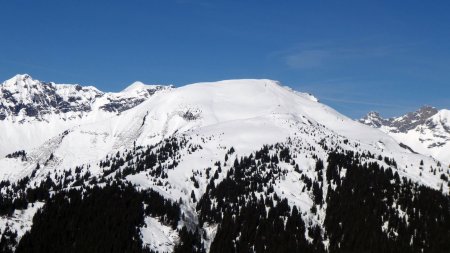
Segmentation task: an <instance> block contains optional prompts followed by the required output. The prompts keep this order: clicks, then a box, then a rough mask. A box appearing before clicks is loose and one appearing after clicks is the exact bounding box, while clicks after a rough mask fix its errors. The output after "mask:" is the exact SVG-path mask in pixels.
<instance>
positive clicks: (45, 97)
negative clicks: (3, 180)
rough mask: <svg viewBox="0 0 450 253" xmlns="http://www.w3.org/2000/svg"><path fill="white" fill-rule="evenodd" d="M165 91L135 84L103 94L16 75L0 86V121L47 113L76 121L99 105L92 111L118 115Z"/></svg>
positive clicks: (20, 119) (35, 117) (30, 118)
mask: <svg viewBox="0 0 450 253" xmlns="http://www.w3.org/2000/svg"><path fill="white" fill-rule="evenodd" d="M165 88H170V86H162V85H145V84H143V83H141V82H136V83H134V84H133V85H131V86H129V87H128V88H127V89H125V90H124V91H122V92H118V93H104V92H102V91H100V90H98V89H97V88H95V87H93V86H81V85H78V84H75V85H73V84H55V83H53V82H42V81H39V80H35V79H33V78H32V77H31V76H30V75H28V74H19V75H16V76H14V77H12V78H10V79H8V80H6V81H5V82H3V83H2V84H1V86H0V120H5V119H9V120H11V121H14V122H16V121H18V122H24V121H27V120H39V121H41V120H44V119H45V118H46V116H47V115H51V114H56V115H59V116H60V117H62V118H64V119H70V118H77V117H82V116H84V115H85V114H86V113H88V112H90V111H92V110H93V107H94V103H100V105H98V106H95V108H99V109H100V110H102V111H107V112H115V113H120V112H122V111H125V110H128V109H130V108H133V107H134V106H136V105H138V104H140V103H142V102H143V101H145V100H146V99H147V98H149V97H150V96H152V95H153V94H154V93H155V92H157V91H160V90H163V89H165ZM100 98H104V99H100Z"/></svg>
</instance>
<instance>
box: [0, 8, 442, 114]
mask: <svg viewBox="0 0 450 253" xmlns="http://www.w3.org/2000/svg"><path fill="white" fill-rule="evenodd" d="M449 13H450V2H449V1H415V0H411V1H375V0H374V1H365V0H359V1H265V0H260V1H250V0H240V1H233V0H229V1H202V0H199V1H197V0H178V1H177V0H160V1H150V0H140V1H138V0H129V1H124V0H123V1H112V0H110V1H82V0H72V1H70V0H66V1H50V0H47V1H31V0H28V1H25V0H14V1H1V2H0V14H1V15H0V79H1V80H5V79H7V78H9V77H11V76H13V75H15V74H16V73H28V74H31V75H32V76H33V77H34V78H36V79H39V80H45V81H55V82H64V83H80V84H82V85H95V86H97V87H99V88H100V89H102V90H105V91H118V90H121V89H123V88H125V87H126V86H127V85H128V84H130V83H132V82H133V81H135V80H140V81H143V82H145V83H162V84H174V85H176V86H181V85H184V84H188V83H193V82H199V81H215V80H222V79H233V78H269V79H275V80H279V81H281V82H282V83H283V84H285V85H289V86H291V87H293V88H295V89H297V90H300V91H307V92H310V93H312V94H314V95H316V96H317V97H318V98H319V99H321V101H322V102H324V103H326V104H328V105H330V106H332V107H334V108H336V109H337V110H338V111H341V112H343V113H344V114H347V115H348V116H350V117H353V118H357V117H360V116H362V115H363V114H365V113H366V112H367V111H370V110H376V111H379V112H381V113H382V114H383V115H386V116H393V115H398V114H401V113H404V112H407V111H410V110H414V109H416V108H417V107H419V106H421V105H424V104H428V105H433V106H436V107H438V108H450V15H449Z"/></svg>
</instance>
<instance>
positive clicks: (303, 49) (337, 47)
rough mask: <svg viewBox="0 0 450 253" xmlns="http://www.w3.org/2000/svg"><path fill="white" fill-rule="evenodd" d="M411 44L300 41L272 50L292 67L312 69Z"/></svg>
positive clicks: (397, 50) (386, 53)
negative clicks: (293, 44) (290, 45)
mask: <svg viewBox="0 0 450 253" xmlns="http://www.w3.org/2000/svg"><path fill="white" fill-rule="evenodd" d="M410 46H412V44H390V45H388V44H382V45H377V44H374V43H370V42H369V41H366V40H360V41H352V42H348V43H343V42H316V43H300V44H298V45H297V46H294V47H292V48H288V49H285V50H280V51H277V52H273V53H272V54H270V56H269V57H276V58H279V59H281V61H282V62H283V63H284V64H285V65H286V66H288V67H290V68H293V69H312V68H324V67H333V66H340V65H341V64H343V63H346V62H348V61H360V60H364V59H375V58H382V57H385V56H390V55H392V54H398V53H402V52H405V51H407V50H408V48H409V47H410Z"/></svg>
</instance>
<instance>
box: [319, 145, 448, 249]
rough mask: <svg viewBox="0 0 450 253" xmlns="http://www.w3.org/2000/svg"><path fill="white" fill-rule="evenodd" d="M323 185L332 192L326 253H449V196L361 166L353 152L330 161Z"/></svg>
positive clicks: (384, 170)
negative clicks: (342, 175)
mask: <svg viewBox="0 0 450 253" xmlns="http://www.w3.org/2000/svg"><path fill="white" fill-rule="evenodd" d="M394 162H395V161H394ZM391 164H392V165H394V164H395V163H393V162H391ZM342 168H345V169H346V170H347V172H346V176H345V177H344V178H342V179H341V178H340V177H339V173H340V170H341V169H342ZM327 180H328V181H329V182H330V184H331V185H333V186H335V189H333V187H330V188H329V190H328V196H327V201H326V202H327V211H326V218H325V224H324V225H325V229H326V232H327V235H328V238H329V251H330V252H349V251H354V252H449V251H450V240H449V239H450V199H449V197H448V196H444V195H443V194H442V193H441V192H439V191H436V190H433V189H430V188H427V187H425V186H422V185H418V184H417V183H412V182H411V181H410V180H407V179H406V178H400V177H399V175H398V173H397V172H395V173H393V171H392V169H391V168H383V167H380V165H379V164H378V163H368V164H367V163H366V164H362V163H361V161H360V160H359V158H358V157H357V156H356V155H355V154H353V152H347V153H345V154H342V153H331V154H330V155H329V157H328V167H327Z"/></svg>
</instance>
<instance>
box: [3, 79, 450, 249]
mask: <svg viewBox="0 0 450 253" xmlns="http://www.w3.org/2000/svg"><path fill="white" fill-rule="evenodd" d="M142 85H143V84H141V83H135V84H133V85H132V86H131V87H129V88H127V89H125V90H124V91H123V92H125V93H128V94H129V93H133V92H134V91H135V90H136V89H137V88H139V87H142ZM144 87H147V86H144ZM137 90H139V89H137ZM446 122H447V123H448V120H447V121H446ZM171 136H174V137H177V138H185V139H187V140H189V143H191V144H198V145H201V146H202V149H199V150H197V151H196V152H188V151H187V150H182V151H181V159H180V161H179V164H178V166H176V167H175V168H174V169H171V170H169V171H168V178H166V179H164V180H165V182H166V183H167V184H165V183H164V184H159V185H158V184H156V182H155V181H153V180H151V178H150V177H149V176H148V175H147V174H146V172H141V173H139V174H136V175H130V176H128V177H127V180H129V181H131V182H133V183H134V184H136V185H137V186H139V187H141V188H152V189H154V190H156V191H158V192H159V193H161V194H162V195H163V196H164V197H166V198H169V199H172V200H174V201H178V200H179V199H182V201H183V203H182V212H183V213H184V214H185V215H186V217H190V218H191V219H193V220H194V221H195V219H196V216H195V211H194V210H195V203H192V200H191V198H190V193H191V191H194V192H195V195H196V196H197V199H199V198H200V197H201V195H202V194H203V193H204V192H205V189H206V185H207V183H208V180H207V179H206V178H205V177H200V178H197V179H198V181H199V184H200V187H199V188H198V189H197V188H195V187H194V186H193V182H192V181H191V180H190V178H191V177H192V176H193V175H194V172H198V171H200V172H201V171H203V170H205V169H206V168H208V167H211V168H212V171H211V173H212V174H214V172H215V170H216V168H215V167H214V162H216V161H221V163H222V165H224V162H225V161H224V156H225V153H226V152H227V151H228V150H229V148H231V147H234V149H235V150H236V152H235V154H234V155H233V157H230V161H233V160H234V156H243V155H249V154H250V153H252V152H254V151H256V150H259V149H261V148H262V146H263V145H265V144H275V143H284V144H285V145H291V147H292V150H293V152H294V154H295V161H296V163H297V164H299V166H300V169H301V170H302V171H303V172H304V173H306V174H307V175H308V176H309V177H311V178H315V177H316V174H315V172H314V169H313V168H314V164H315V160H314V159H313V158H312V156H311V155H310V153H309V152H308V150H309V149H308V148H309V147H314V148H315V150H316V151H315V154H316V155H317V156H318V157H319V158H322V159H323V160H325V161H326V151H324V150H323V149H322V148H321V146H320V145H319V144H318V143H319V142H321V141H324V142H326V143H327V144H329V145H330V146H341V147H342V148H343V149H347V150H354V151H357V152H363V151H370V152H371V153H372V154H375V155H376V156H378V155H383V156H387V157H392V158H394V159H395V160H396V161H397V164H398V169H397V171H398V173H399V174H400V176H406V177H408V178H410V179H411V180H413V181H415V182H419V183H421V184H424V185H427V186H429V187H432V188H435V189H439V188H440V187H441V186H442V187H443V190H444V192H448V187H447V185H446V184H444V185H443V182H442V180H440V179H439V174H437V175H434V174H433V173H431V171H429V168H430V167H434V168H436V167H437V161H436V160H435V159H433V158H430V157H428V156H424V155H420V154H414V153H412V152H410V151H409V150H407V149H404V148H402V147H400V146H399V142H398V141H396V140H395V139H394V138H393V137H391V136H389V135H388V134H386V133H384V132H382V131H380V130H378V129H374V128H372V127H369V126H366V125H364V124H361V123H359V122H356V121H354V120H352V119H350V118H348V117H346V116H344V115H342V114H340V113H338V112H337V111H335V110H334V109H332V108H330V107H328V106H326V105H324V104H321V103H320V102H319V101H318V100H317V99H316V98H314V97H313V96H312V95H310V94H305V93H300V92H297V91H293V90H292V89H290V88H287V87H283V86H281V85H280V84H279V83H278V82H276V81H272V80H266V79H262V80H256V79H242V80H226V81H219V82H204V83H195V84H190V85H186V86H183V87H180V88H170V89H163V90H161V91H159V92H156V93H155V94H154V95H152V96H150V97H148V98H147V99H146V100H145V101H144V102H143V103H141V104H139V105H137V106H136V107H134V108H131V109H129V110H126V111H124V112H122V113H120V114H116V113H108V112H104V111H100V110H93V111H92V112H89V113H87V115H85V116H83V117H79V118H74V119H70V120H62V119H60V118H59V117H57V116H55V118H54V119H53V118H50V119H49V120H48V121H47V122H34V121H30V122H27V121H26V122H24V123H21V124H20V123H17V122H10V121H7V120H5V121H0V141H1V142H2V143H8V145H4V146H6V148H4V149H2V150H1V152H0V154H2V155H3V156H4V154H6V153H7V152H13V151H16V150H18V149H24V150H25V151H26V152H27V158H28V159H27V161H22V160H20V159H16V158H2V159H0V180H3V179H8V180H11V181H17V180H19V179H20V178H23V177H24V176H26V175H29V174H30V173H31V171H32V170H33V169H34V168H35V167H36V163H40V164H41V166H42V169H40V170H39V171H38V173H37V177H36V179H33V180H39V178H41V179H42V178H44V177H45V176H46V175H47V173H48V172H50V173H53V172H55V171H61V170H68V169H71V168H74V167H75V166H77V165H82V164H90V165H91V167H90V170H91V174H92V175H98V174H100V173H102V172H103V170H102V169H100V168H99V166H98V162H99V161H100V160H101V159H104V158H105V157H106V155H111V154H115V153H116V152H117V151H123V150H125V149H130V148H132V147H133V146H134V145H143V146H145V145H153V144H157V143H159V142H160V141H162V140H163V139H164V138H167V137H171ZM344 143H345V144H344ZM51 154H53V155H54V157H55V159H53V161H52V162H51V163H48V164H47V165H43V164H45V161H46V160H47V159H48V158H49V156H50V155H51ZM421 160H423V161H424V166H423V167H425V168H426V169H425V170H421V169H420V165H419V164H420V161H421ZM380 163H382V162H380ZM230 165H231V164H225V165H224V166H223V167H222V173H221V174H220V176H219V179H223V178H224V177H225V175H226V172H227V170H228V169H229V168H230ZM280 166H284V167H285V168H286V169H287V170H288V173H287V175H286V176H285V177H284V178H282V179H280V180H278V181H277V185H276V187H275V192H276V193H277V194H278V195H280V196H281V197H285V198H287V199H288V201H289V203H290V204H291V205H296V206H298V207H299V209H300V210H301V212H302V214H303V218H304V219H305V223H306V224H309V222H308V221H311V222H312V223H313V224H317V223H319V224H322V223H323V219H324V209H322V210H318V214H317V215H312V214H311V213H310V211H309V210H310V208H311V206H312V200H311V198H310V196H309V195H308V194H306V193H302V191H301V189H302V187H303V184H302V181H301V180H300V179H299V178H300V174H298V173H297V172H295V171H294V170H293V168H292V166H290V165H289V164H284V165H283V164H282V165H280ZM203 174H204V173H203ZM343 176H345V175H343ZM161 185H164V186H161ZM323 188H324V189H327V187H326V186H324V187H323ZM323 208H326V206H325V205H324V207H323ZM145 222H146V225H147V228H141V234H142V236H143V241H144V243H149V244H152V245H159V246H158V250H160V251H168V252H170V251H171V249H172V248H173V246H172V245H173V242H174V241H176V234H175V232H174V231H171V230H170V228H168V227H165V226H163V225H162V224H160V223H159V221H158V220H155V219H154V218H151V217H147V218H146V219H145ZM211 226H212V227H213V226H214V225H213V224H211ZM211 233H212V234H213V232H211ZM154 243H155V244H154Z"/></svg>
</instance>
